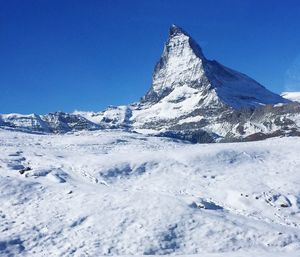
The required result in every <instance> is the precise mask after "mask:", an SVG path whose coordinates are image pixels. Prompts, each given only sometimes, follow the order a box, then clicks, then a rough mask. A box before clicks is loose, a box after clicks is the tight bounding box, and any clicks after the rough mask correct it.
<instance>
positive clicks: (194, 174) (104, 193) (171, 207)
mask: <svg viewBox="0 0 300 257" xmlns="http://www.w3.org/2000/svg"><path fill="white" fill-rule="evenodd" d="M299 152H300V138H295V137H294V138H273V139H269V140H266V141H260V142H250V143H231V144H209V145H204V144H203V145H192V144H188V143H183V142H175V141H172V140H171V139H166V138H158V137H147V136H143V135H139V134H136V133H126V132H121V131H115V132H108V131H106V132H105V131H94V132H78V133H75V134H69V135H68V134H67V135H35V134H26V133H20V132H13V131H4V130H0V256H99V255H132V254H134V255H145V254H151V255H156V254H181V255H186V254H189V255H191V254H198V256H202V257H205V256H207V257H223V256H232V257H250V256H251V257H252V256H262V257H264V256H265V257H271V256H272V257H273V256H291V257H296V256H300V158H299ZM29 169H30V170H29ZM21 173H23V174H21ZM201 253H205V254H201Z"/></svg>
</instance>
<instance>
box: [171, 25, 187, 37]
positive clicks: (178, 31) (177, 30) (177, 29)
mask: <svg viewBox="0 0 300 257" xmlns="http://www.w3.org/2000/svg"><path fill="white" fill-rule="evenodd" d="M178 34H183V35H187V36H188V34H187V33H186V32H185V31H184V30H183V29H182V28H181V27H179V26H177V25H175V24H172V25H171V27H170V30H169V36H170V37H173V36H176V35H178Z"/></svg>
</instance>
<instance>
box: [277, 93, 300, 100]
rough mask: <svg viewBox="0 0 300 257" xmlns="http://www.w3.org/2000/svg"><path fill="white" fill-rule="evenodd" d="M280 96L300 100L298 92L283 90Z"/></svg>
mask: <svg viewBox="0 0 300 257" xmlns="http://www.w3.org/2000/svg"><path fill="white" fill-rule="evenodd" d="M281 96H282V97H283V98H286V99H288V100H290V101H294V102H300V92H283V93H282V94H281Z"/></svg>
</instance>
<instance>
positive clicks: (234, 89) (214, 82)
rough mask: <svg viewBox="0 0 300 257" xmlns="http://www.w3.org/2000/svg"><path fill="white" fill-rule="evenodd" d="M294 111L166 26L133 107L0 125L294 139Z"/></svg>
mask: <svg viewBox="0 0 300 257" xmlns="http://www.w3.org/2000/svg"><path fill="white" fill-rule="evenodd" d="M299 106H300V104H299V103H295V102H292V101H290V100H288V99H285V98H283V97H282V96H280V95H277V94H275V93H272V92H271V91H269V90H267V89H266V88H265V87H264V86H262V85H261V84H260V83H258V82H256V81H255V80H254V79H252V78H250V77H248V76H247V75H245V74H243V73H240V72H237V71H234V70H232V69H230V68H227V67H226V66H224V65H222V64H220V63H218V62H217V61H215V60H208V59H207V58H206V57H205V55H204V54H203V51H202V49H201V47H200V46H199V45H198V44H197V42H196V41H195V40H194V39H193V38H192V37H191V36H190V35H189V34H188V33H187V32H185V31H184V30H183V29H182V28H180V27H178V26H176V25H172V26H171V27H170V30H169V36H168V39H167V41H166V43H165V45H164V49H163V52H162V55H161V57H160V59H159V61H158V63H157V64H156V65H155V68H154V72H153V76H152V84H151V87H150V89H149V90H148V92H147V93H146V94H145V95H144V96H143V97H142V98H141V101H140V102H137V103H133V104H129V105H127V106H116V107H109V108H107V109H106V110H104V111H102V112H94V113H92V112H74V113H70V114H68V113H62V112H56V113H50V114H46V115H39V116H31V117H25V116H24V117H23V116H9V115H0V127H6V128H11V129H18V130H26V131H39V132H45V133H67V132H70V131H78V130H95V129H125V130H130V131H137V132H140V133H146V134H149V133H150V134H153V135H158V136H168V137H176V138H180V139H184V140H189V141H192V142H195V143H210V142H233V141H249V140H258V139H264V138H268V137H273V136H297V135H299V134H300V133H299V131H300V122H299V120H300V117H299V116H300V107H299Z"/></svg>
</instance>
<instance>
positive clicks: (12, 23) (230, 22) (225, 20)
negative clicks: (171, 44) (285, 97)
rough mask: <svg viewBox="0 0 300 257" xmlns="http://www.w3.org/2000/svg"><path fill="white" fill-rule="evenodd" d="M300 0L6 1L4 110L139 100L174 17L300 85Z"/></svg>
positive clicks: (237, 56)
mask: <svg viewBox="0 0 300 257" xmlns="http://www.w3.org/2000/svg"><path fill="white" fill-rule="evenodd" d="M299 14H300V1H297V0H294V1H293V0H285V1H275V0H273V1H271V0H270V1H264V0H242V1H241V0H224V1H221V0H218V1H217V0H210V1H207V0H206V1H201V0H198V1H196V0H195V1H188V0H184V1H174V0H173V1H172V0H169V1H163V0H151V1H146V0H144V1H143V0H139V1H138V0H137V1H133V0H126V1H125V0H114V1H110V0H99V1H92V0H89V1H84V0H81V1H80V0H70V1H67V0H35V1H33V0H26V1H23V0H9V1H7V0H0V113H9V112H20V113H33V112H35V113H40V114H42V113H46V112H51V111H57V110H61V111H67V112H69V111H73V110H75V109H78V110H94V111H97V110H102V109H104V108H105V107H106V106H108V105H119V104H127V103H130V102H133V101H137V100H139V98H140V97H141V96H142V95H143V94H144V93H145V92H146V91H147V90H148V88H149V86H150V83H151V75H152V71H153V67H154V65H155V63H156V61H157V60H158V59H159V56H160V54H161V52H162V49H163V44H164V42H165V41H166V39H167V34H168V28H169V26H170V24H172V23H175V24H177V25H179V26H181V27H183V28H184V29H185V30H186V31H187V32H189V33H190V34H191V35H192V36H193V37H194V38H195V40H196V41H198V43H199V44H200V46H201V47H202V48H203V51H204V53H205V55H206V56H207V57H208V58H210V59H216V60H218V61H219V62H221V63H223V64H224V65H226V66H229V67H231V68H233V69H236V70H239V71H241V72H243V73H246V74H248V75H249V76H252V77H253V78H254V79H256V80H257V81H259V82H260V83H262V84H263V85H265V86H266V87H267V88H269V89H271V90H272V91H275V92H277V93H279V92H281V91H284V90H294V91H296V90H299V91H300V17H299Z"/></svg>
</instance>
